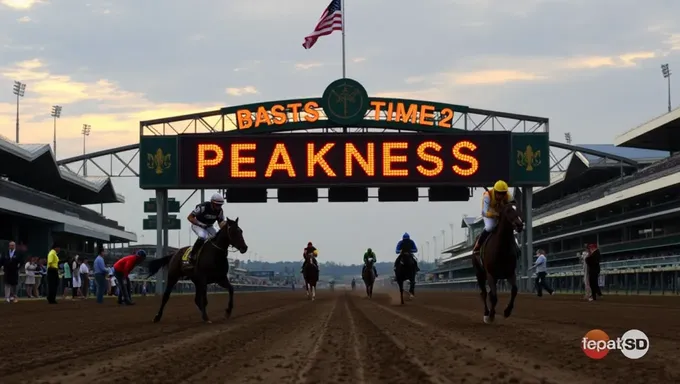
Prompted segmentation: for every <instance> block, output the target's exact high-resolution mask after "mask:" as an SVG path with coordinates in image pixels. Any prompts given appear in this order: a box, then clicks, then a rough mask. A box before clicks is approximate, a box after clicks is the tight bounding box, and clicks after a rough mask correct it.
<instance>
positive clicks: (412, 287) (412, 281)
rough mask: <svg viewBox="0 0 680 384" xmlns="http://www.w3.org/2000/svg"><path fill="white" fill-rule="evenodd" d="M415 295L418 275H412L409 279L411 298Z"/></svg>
mask: <svg viewBox="0 0 680 384" xmlns="http://www.w3.org/2000/svg"><path fill="white" fill-rule="evenodd" d="M415 295H416V277H415V276H412V277H411V279H410V280H409V288H408V296H409V298H410V299H413V296H415Z"/></svg>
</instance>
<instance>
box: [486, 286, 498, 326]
mask: <svg viewBox="0 0 680 384" xmlns="http://www.w3.org/2000/svg"><path fill="white" fill-rule="evenodd" d="M487 280H488V282H489V301H490V302H491V308H490V311H489V323H493V321H494V319H495V318H496V304H498V289H497V287H496V279H495V278H494V277H493V276H491V275H488V274H487Z"/></svg>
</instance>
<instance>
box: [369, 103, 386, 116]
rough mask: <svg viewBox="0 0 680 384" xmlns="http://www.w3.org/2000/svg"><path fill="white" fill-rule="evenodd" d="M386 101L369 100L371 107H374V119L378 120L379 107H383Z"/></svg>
mask: <svg viewBox="0 0 680 384" xmlns="http://www.w3.org/2000/svg"><path fill="white" fill-rule="evenodd" d="M386 104H387V103H386V102H384V101H378V100H373V101H371V107H373V109H375V117H374V118H375V121H378V120H380V109H382V107H384V106H385V105H386Z"/></svg>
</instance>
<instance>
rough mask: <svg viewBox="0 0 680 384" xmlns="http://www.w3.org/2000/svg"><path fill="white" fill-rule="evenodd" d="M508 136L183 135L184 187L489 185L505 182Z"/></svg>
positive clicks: (180, 147) (181, 145) (181, 156)
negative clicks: (505, 155) (500, 181)
mask: <svg viewBox="0 0 680 384" xmlns="http://www.w3.org/2000/svg"><path fill="white" fill-rule="evenodd" d="M509 147H510V135H509V133H505V132H499V133H488V134H460V135H457V134H456V135H454V134H421V135H412V134H407V135H403V134H402V135H399V134H330V135H329V134H326V135H322V134H295V135H285V136H284V135H266V136H265V135H263V136H260V135H258V136H233V135H231V136H229V135H214V134H213V135H210V136H206V135H185V136H180V138H179V150H180V154H179V164H180V181H181V184H182V185H183V186H186V187H191V186H195V187H199V186H202V187H206V186H213V187H219V188H222V187H228V186H230V185H233V186H236V185H238V186H270V187H276V186H289V185H309V186H331V185H335V184H355V185H365V186H371V185H386V184H404V185H437V184H446V185H467V186H474V185H487V184H490V183H493V182H494V181H496V180H498V179H507V178H508V176H509V168H510V167H509V165H508V161H507V160H505V159H503V158H502V155H500V156H501V158H499V154H503V153H508V151H509Z"/></svg>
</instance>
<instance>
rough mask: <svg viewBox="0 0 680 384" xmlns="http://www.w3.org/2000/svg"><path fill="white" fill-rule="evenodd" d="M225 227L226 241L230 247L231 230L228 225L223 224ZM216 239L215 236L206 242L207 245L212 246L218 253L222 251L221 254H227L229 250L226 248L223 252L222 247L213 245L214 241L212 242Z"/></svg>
mask: <svg viewBox="0 0 680 384" xmlns="http://www.w3.org/2000/svg"><path fill="white" fill-rule="evenodd" d="M225 227H227V228H226V230H227V240H228V241H229V245H231V232H230V230H231V228H230V226H229V223H227V224H225ZM216 237H217V236H213V237H211V238H210V240H209V241H208V244H210V245H212V246H213V247H215V248H217V249H218V250H220V251H222V252H229V248H227V249H226V250H225V249H224V248H222V247H220V246H218V245H217V244H215V241H214V240H215V238H216Z"/></svg>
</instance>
